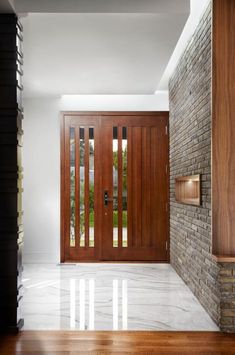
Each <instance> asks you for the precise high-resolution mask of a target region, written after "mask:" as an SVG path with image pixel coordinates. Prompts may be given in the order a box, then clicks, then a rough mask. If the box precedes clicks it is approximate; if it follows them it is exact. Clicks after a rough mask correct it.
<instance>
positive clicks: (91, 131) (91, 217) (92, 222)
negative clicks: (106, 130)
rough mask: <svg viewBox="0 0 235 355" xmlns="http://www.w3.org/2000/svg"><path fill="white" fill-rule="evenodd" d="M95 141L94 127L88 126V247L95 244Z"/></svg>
mask: <svg viewBox="0 0 235 355" xmlns="http://www.w3.org/2000/svg"><path fill="white" fill-rule="evenodd" d="M94 153H95V141H94V127H90V128H89V247H94V246H95V233H94V230H95V213H94V212H95V211H94V207H95V194H94V191H95V188H94V181H95V174H94V172H95V159H94V158H95V155H94Z"/></svg>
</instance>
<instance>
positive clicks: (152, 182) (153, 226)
mask: <svg viewBox="0 0 235 355" xmlns="http://www.w3.org/2000/svg"><path fill="white" fill-rule="evenodd" d="M150 142H151V172H150V185H151V200H150V215H151V219H150V230H151V232H150V235H151V237H150V245H151V246H156V224H157V223H158V222H157V219H156V218H157V203H156V200H157V198H158V196H157V195H156V173H157V166H156V149H157V144H156V127H151V132H150Z"/></svg>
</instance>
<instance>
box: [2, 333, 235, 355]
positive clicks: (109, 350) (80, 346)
mask: <svg viewBox="0 0 235 355" xmlns="http://www.w3.org/2000/svg"><path fill="white" fill-rule="evenodd" d="M1 340H2V341H1V343H0V344H1V345H0V354H4V355H8V354H33V353H36V354H50V355H52V354H57V353H60V354H176V355H177V354H191V355H192V354H235V335H234V334H223V333H219V332H149V331H146V332H143V331H137V332H131V331H126V332H111V331H110V332H108V331H106V332H103V331H100V332H95V331H94V332H93V331H92V332H91V331H90V332H75V331H23V332H21V333H20V334H18V335H16V336H14V335H10V336H5V337H4V338H2V339H1Z"/></svg>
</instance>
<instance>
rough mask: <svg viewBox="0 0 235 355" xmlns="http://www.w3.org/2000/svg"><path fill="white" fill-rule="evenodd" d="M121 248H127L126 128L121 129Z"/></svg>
mask: <svg viewBox="0 0 235 355" xmlns="http://www.w3.org/2000/svg"><path fill="white" fill-rule="evenodd" d="M122 246H123V247H127V246H128V238H127V127H123V128H122Z"/></svg>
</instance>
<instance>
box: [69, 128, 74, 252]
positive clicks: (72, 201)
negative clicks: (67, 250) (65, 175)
mask: <svg viewBox="0 0 235 355" xmlns="http://www.w3.org/2000/svg"><path fill="white" fill-rule="evenodd" d="M70 246H71V247H75V128H74V127H70Z"/></svg>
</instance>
